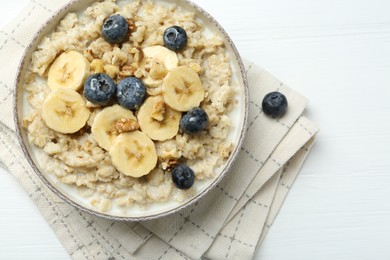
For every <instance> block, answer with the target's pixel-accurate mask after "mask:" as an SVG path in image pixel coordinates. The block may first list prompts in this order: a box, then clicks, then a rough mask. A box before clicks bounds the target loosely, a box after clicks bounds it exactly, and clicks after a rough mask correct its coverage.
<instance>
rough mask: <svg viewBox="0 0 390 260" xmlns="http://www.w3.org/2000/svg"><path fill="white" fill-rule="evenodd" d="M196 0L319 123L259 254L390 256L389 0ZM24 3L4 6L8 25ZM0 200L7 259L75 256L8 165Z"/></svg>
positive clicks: (17, 0) (274, 259) (1, 16)
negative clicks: (299, 97)
mask: <svg viewBox="0 0 390 260" xmlns="http://www.w3.org/2000/svg"><path fill="white" fill-rule="evenodd" d="M194 2H196V3H198V4H199V5H200V6H202V7H203V8H204V9H206V10H207V11H208V12H210V13H211V14H212V15H213V16H214V17H215V18H216V19H217V20H218V21H219V22H220V23H221V24H222V25H223V26H224V28H225V29H226V30H227V32H228V33H229V34H230V35H231V37H232V38H233V40H234V41H235V43H236V45H237V47H238V49H239V51H240V52H241V54H242V56H244V57H248V58H250V59H252V60H253V61H255V62H257V63H258V64H260V65H261V66H262V67H264V68H266V69H267V70H269V71H270V72H271V73H272V74H274V75H275V76H276V77H278V78H279V79H281V80H282V81H283V82H284V83H285V84H287V85H289V86H290V87H292V88H294V89H295V90H297V91H299V92H301V93H302V94H304V95H305V96H307V97H308V98H309V99H310V104H309V106H308V108H307V111H306V115H307V116H308V117H309V118H310V119H312V120H313V121H315V122H316V123H317V124H318V125H319V126H320V128H321V132H320V134H319V136H318V139H317V143H316V145H315V147H314V148H313V151H312V153H311V154H310V156H309V158H308V161H307V162H306V163H305V165H304V167H303V169H302V171H301V173H300V175H299V177H298V179H297V181H296V182H295V184H294V186H293V189H292V190H291V192H290V194H289V196H288V198H287V200H286V202H285V204H284V206H283V208H282V210H281V212H280V214H279V216H278V217H277V219H276V222H275V223H274V225H273V227H272V228H271V230H270V232H269V234H268V236H267V237H266V239H265V242H264V244H263V245H262V246H261V248H260V250H259V251H258V253H257V256H256V259H265V260H278V259H284V260H286V259H287V260H288V259H300V260H302V259H303V260H304V259H308V260H311V259H354V260H356V259H390V246H389V245H390V1H388V0H341V1H340V0H327V1H325V0H272V1H269V0H268V1H266V0H260V1H259V0H257V1H255V0H245V1H238V0H224V1H221V0H220V1H215V0H214V1H210V0H195V1H194ZM26 3H27V0H12V1H7V4H6V5H4V4H3V5H2V6H1V8H0V25H4V24H6V23H7V22H8V21H10V20H11V19H12V18H13V17H15V16H16V15H17V13H18V12H19V10H20V9H21V8H22V7H23V6H24V5H25V4H26ZM0 58H1V57H0ZM0 69H1V68H0ZM0 149H1V148H0ZM0 205H1V207H0V259H68V258H69V257H68V255H67V253H66V252H65V250H64V249H63V247H62V245H61V244H60V242H59V241H58V239H57V238H56V236H55V234H54V233H53V231H52V230H51V228H50V227H49V226H48V225H47V224H46V222H45V220H44V219H43V217H42V216H41V215H40V213H39V211H38V210H37V208H36V207H35V205H34V204H33V203H32V201H31V200H30V199H29V197H28V196H27V195H26V193H25V192H24V190H23V189H22V188H21V186H20V185H19V184H18V183H17V181H16V180H15V179H14V178H13V177H12V175H10V174H8V173H7V172H6V171H4V170H0Z"/></svg>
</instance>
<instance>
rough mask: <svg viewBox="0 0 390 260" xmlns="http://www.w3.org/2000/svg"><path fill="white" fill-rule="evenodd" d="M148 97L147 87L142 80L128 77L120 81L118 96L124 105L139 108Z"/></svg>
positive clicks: (129, 107)
mask: <svg viewBox="0 0 390 260" xmlns="http://www.w3.org/2000/svg"><path fill="white" fill-rule="evenodd" d="M145 97H146V87H145V85H144V83H142V81H141V80H139V79H137V78H135V77H127V78H125V79H123V80H122V81H120V82H119V83H118V89H117V93H116V98H117V101H118V103H119V105H121V106H122V107H125V108H128V109H132V110H134V109H138V108H139V107H140V106H141V105H142V103H143V101H144V99H145Z"/></svg>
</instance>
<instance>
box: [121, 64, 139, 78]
mask: <svg viewBox="0 0 390 260" xmlns="http://www.w3.org/2000/svg"><path fill="white" fill-rule="evenodd" d="M135 70H136V68H134V67H133V66H123V67H122V69H121V71H119V74H118V75H119V78H127V77H130V76H133V75H134V72H135Z"/></svg>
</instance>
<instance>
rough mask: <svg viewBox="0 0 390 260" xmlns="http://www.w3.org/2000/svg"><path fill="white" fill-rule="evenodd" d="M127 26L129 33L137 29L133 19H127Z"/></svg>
mask: <svg viewBox="0 0 390 260" xmlns="http://www.w3.org/2000/svg"><path fill="white" fill-rule="evenodd" d="M127 24H128V26H129V32H134V31H135V30H136V29H137V26H136V25H135V22H134V20H133V19H127Z"/></svg>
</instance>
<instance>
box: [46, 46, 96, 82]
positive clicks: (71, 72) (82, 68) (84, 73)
mask: <svg viewBox="0 0 390 260" xmlns="http://www.w3.org/2000/svg"><path fill="white" fill-rule="evenodd" d="M89 72H90V64H89V62H88V60H87V58H85V57H84V55H82V54H81V53H79V52H77V51H68V52H64V53H62V54H61V55H60V56H58V58H57V59H56V60H55V61H54V62H53V64H52V65H51V67H50V69H49V75H48V79H47V85H48V86H49V87H50V88H51V89H52V90H55V89H58V88H62V87H65V88H71V89H74V90H79V89H80V88H81V86H82V85H83V84H84V81H85V80H86V79H87V77H88V76H89Z"/></svg>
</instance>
